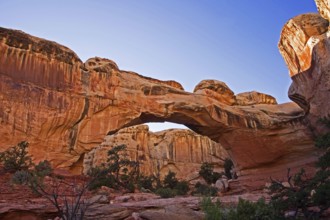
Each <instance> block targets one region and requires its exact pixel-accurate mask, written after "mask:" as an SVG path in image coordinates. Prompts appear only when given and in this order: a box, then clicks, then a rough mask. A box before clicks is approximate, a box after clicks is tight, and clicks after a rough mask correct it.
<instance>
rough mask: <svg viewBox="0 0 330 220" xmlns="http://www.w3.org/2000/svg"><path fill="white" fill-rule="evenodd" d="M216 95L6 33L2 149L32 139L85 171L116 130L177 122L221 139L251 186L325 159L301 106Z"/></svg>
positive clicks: (48, 154) (0, 87)
mask: <svg viewBox="0 0 330 220" xmlns="http://www.w3.org/2000/svg"><path fill="white" fill-rule="evenodd" d="M322 62H326V60H325V59H322ZM202 88H204V87H201V89H196V92H197V91H198V90H203V89H202ZM206 88H208V90H209V91H213V92H214V93H213V94H217V95H219V96H221V95H222V93H221V92H219V91H222V90H221V89H215V90H211V89H210V87H206ZM219 88H220V87H219ZM215 91H216V92H215ZM197 93H198V92H197ZM213 94H211V95H209V93H204V94H196V93H189V92H186V91H184V90H183V89H182V87H181V86H180V84H179V83H176V82H174V81H160V80H156V79H151V78H148V77H143V76H141V75H139V74H136V73H133V72H128V71H122V70H119V69H118V68H117V66H116V65H115V64H114V63H113V62H112V61H109V60H106V59H101V58H93V59H90V60H88V61H87V62H86V63H82V62H81V61H80V59H79V58H78V57H77V56H76V55H75V53H74V52H72V51H71V50H69V49H68V48H66V47H64V46H61V45H59V44H57V43H54V42H51V41H46V40H43V39H39V38H36V37H33V36H30V35H28V34H25V33H23V32H20V31H14V30H8V29H4V28H1V29H0V123H1V126H0V133H1V136H2V141H1V145H0V149H1V150H5V149H7V148H8V147H10V146H13V145H15V144H17V143H18V142H20V141H22V140H27V141H29V142H30V149H29V152H30V153H31V155H32V156H33V159H34V160H35V161H36V162H37V161H39V160H43V159H47V160H50V161H51V162H52V164H53V166H55V167H58V168H66V169H70V170H71V171H72V172H82V167H83V157H84V154H85V153H87V152H89V151H91V150H92V149H93V148H95V146H97V145H98V144H100V143H102V142H103V140H104V137H105V136H106V135H107V134H114V133H115V132H116V131H118V130H119V129H121V128H124V127H129V126H133V125H138V124H143V123H146V122H163V121H169V122H175V123H179V124H184V125H186V126H187V127H189V128H190V129H192V130H193V131H195V132H196V133H198V134H201V135H206V136H208V137H209V138H211V139H212V140H214V141H216V142H219V143H220V144H221V145H222V146H223V147H224V148H225V149H226V150H228V152H229V154H230V156H231V157H232V159H233V161H234V163H235V165H236V168H237V172H238V175H239V176H240V178H241V179H242V180H244V179H246V180H250V182H249V184H251V185H256V184H259V186H261V185H262V186H263V185H264V182H262V181H263V180H265V179H268V178H269V174H270V172H271V174H273V177H274V178H275V177H277V176H281V175H283V176H284V175H285V174H286V168H287V167H291V168H292V169H294V168H295V167H299V166H302V165H306V163H312V162H313V161H315V159H316V158H317V155H315V154H314V152H315V149H314V147H313V144H312V138H311V133H310V131H309V129H308V128H307V127H306V125H305V124H304V120H303V119H304V112H303V111H302V110H301V109H300V108H299V107H298V106H297V105H295V104H293V103H286V104H281V105H273V104H272V105H270V104H257V105H251V106H240V105H232V104H231V103H232V101H229V102H228V101H225V100H227V96H229V97H230V96H231V95H230V94H231V93H230V91H229V92H228V91H227V92H226V93H225V94H224V97H225V98H219V99H218V98H214V97H215V96H214V95H213ZM226 94H227V95H226ZM187 150H188V149H187V148H185V150H184V151H187ZM184 151H182V152H184ZM173 155H174V154H173ZM169 158H170V157H169ZM179 158H180V156H179ZM256 178H257V179H258V180H260V182H258V181H256ZM261 182H262V183H261ZM242 184H243V183H242Z"/></svg>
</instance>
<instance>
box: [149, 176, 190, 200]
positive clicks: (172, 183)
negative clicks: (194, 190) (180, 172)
mask: <svg viewBox="0 0 330 220" xmlns="http://www.w3.org/2000/svg"><path fill="white" fill-rule="evenodd" d="M188 191H189V184H188V182H187V181H179V180H178V179H177V178H176V173H174V172H172V171H169V172H168V173H167V175H166V176H165V178H164V180H163V182H159V184H157V188H156V191H155V193H156V194H159V195H160V196H161V197H162V198H170V197H174V196H176V195H186V194H187V193H188Z"/></svg>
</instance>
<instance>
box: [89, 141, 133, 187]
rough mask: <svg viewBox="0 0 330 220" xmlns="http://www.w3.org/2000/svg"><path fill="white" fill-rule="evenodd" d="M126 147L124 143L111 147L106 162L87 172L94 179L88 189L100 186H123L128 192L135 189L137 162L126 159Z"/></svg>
mask: <svg viewBox="0 0 330 220" xmlns="http://www.w3.org/2000/svg"><path fill="white" fill-rule="evenodd" d="M126 148H127V147H126V145H119V146H115V147H113V148H112V149H110V150H109V151H108V160H107V163H105V164H103V165H102V166H99V167H95V168H92V169H91V170H90V171H89V172H88V175H89V176H91V177H93V179H94V180H93V181H92V182H91V184H90V186H89V189H90V190H92V189H97V188H99V187H101V186H107V187H111V188H115V189H118V188H119V187H124V188H126V189H127V190H128V191H129V192H132V191H134V190H135V185H134V184H136V183H137V176H138V167H139V164H138V163H137V162H136V161H131V160H129V159H128V157H127V156H128V155H127V152H126Z"/></svg>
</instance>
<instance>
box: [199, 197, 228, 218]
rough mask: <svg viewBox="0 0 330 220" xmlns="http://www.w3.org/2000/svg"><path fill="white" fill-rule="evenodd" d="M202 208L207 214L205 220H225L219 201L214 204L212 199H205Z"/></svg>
mask: <svg viewBox="0 0 330 220" xmlns="http://www.w3.org/2000/svg"><path fill="white" fill-rule="evenodd" d="M201 208H202V210H203V212H204V213H205V220H220V219H224V218H223V213H222V210H221V203H220V201H219V200H217V201H216V202H215V203H213V202H212V200H211V198H210V197H205V198H203V200H202V202H201Z"/></svg>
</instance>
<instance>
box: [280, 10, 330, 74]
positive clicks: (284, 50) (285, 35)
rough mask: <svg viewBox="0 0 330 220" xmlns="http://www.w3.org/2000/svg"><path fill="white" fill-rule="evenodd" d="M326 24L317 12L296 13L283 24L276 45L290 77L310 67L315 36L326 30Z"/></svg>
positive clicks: (327, 23) (315, 40) (316, 40)
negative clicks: (296, 14) (295, 15)
mask: <svg viewBox="0 0 330 220" xmlns="http://www.w3.org/2000/svg"><path fill="white" fill-rule="evenodd" d="M328 26H329V22H328V21H327V20H325V19H324V18H322V17H321V16H320V15H319V14H303V15H298V16H297V17H294V18H292V19H290V20H289V21H288V22H287V23H286V24H285V26H284V27H283V29H282V33H281V37H280V41H279V43H278V47H279V49H280V53H281V54H282V56H283V58H284V60H285V62H286V64H287V65H288V68H289V71H290V76H291V77H292V76H294V75H296V74H297V73H300V72H303V71H305V70H307V69H309V68H310V66H311V64H312V59H311V54H312V49H313V47H314V46H315V44H316V43H317V42H318V41H319V39H318V38H317V36H319V35H321V34H323V33H325V32H327V30H328Z"/></svg>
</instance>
